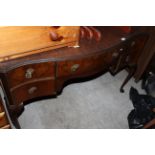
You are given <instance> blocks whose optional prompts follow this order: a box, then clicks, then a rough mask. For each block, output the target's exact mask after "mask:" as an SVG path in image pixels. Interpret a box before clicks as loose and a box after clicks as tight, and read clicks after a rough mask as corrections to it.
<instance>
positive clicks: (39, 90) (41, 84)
mask: <svg viewBox="0 0 155 155" xmlns="http://www.w3.org/2000/svg"><path fill="white" fill-rule="evenodd" d="M54 93H55V80H53V79H49V80H45V81H37V82H32V83H28V84H25V85H22V86H20V87H17V88H15V89H11V95H12V99H13V102H14V103H15V104H20V103H21V102H24V101H27V100H30V99H35V98H37V97H43V96H49V95H52V94H54Z"/></svg>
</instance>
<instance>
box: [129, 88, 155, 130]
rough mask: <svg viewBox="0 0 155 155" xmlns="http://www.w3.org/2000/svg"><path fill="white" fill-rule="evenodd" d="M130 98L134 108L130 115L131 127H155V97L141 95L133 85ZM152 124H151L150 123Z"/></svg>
mask: <svg viewBox="0 0 155 155" xmlns="http://www.w3.org/2000/svg"><path fill="white" fill-rule="evenodd" d="M130 100H131V101H132V103H133V107H134V109H133V110H132V111H131V112H130V113H129V115H128V124H129V128H130V129H142V128H154V127H155V122H154V119H155V98H154V97H151V96H148V95H140V94H139V93H138V91H137V90H136V89H135V88H133V87H131V89H130ZM150 122H151V124H150V125H149V123H150Z"/></svg>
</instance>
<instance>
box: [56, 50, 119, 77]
mask: <svg viewBox="0 0 155 155" xmlns="http://www.w3.org/2000/svg"><path fill="white" fill-rule="evenodd" d="M118 55H119V52H118V51H117V50H112V51H107V52H103V54H95V55H93V56H89V57H87V58H81V59H80V58H79V59H76V60H71V61H61V62H58V65H57V75H56V76H57V77H64V76H70V75H83V74H91V73H92V74H93V73H94V72H98V71H101V70H104V69H106V68H108V66H110V65H111V63H113V61H114V60H116V59H117V57H118Z"/></svg>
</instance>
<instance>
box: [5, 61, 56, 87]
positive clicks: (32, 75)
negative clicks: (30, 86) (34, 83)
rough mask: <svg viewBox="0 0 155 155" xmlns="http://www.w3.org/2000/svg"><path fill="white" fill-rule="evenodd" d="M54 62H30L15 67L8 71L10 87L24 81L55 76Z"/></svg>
mask: <svg viewBox="0 0 155 155" xmlns="http://www.w3.org/2000/svg"><path fill="white" fill-rule="evenodd" d="M54 70H55V67H54V63H53V62H45V63H38V64H29V65H24V66H21V67H18V68H16V69H13V70H11V71H9V72H8V73H7V79H8V83H9V87H10V88H12V87H15V86H17V85H19V84H23V83H24V82H28V81H31V80H34V79H41V78H46V77H55V71H54Z"/></svg>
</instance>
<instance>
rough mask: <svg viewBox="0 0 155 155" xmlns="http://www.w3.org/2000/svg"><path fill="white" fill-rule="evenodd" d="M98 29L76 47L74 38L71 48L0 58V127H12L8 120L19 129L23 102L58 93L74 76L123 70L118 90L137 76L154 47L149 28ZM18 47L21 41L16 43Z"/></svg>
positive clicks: (81, 76) (91, 75) (151, 31)
mask: <svg viewBox="0 0 155 155" xmlns="http://www.w3.org/2000/svg"><path fill="white" fill-rule="evenodd" d="M98 30H100V32H101V34H102V37H101V39H100V41H96V40H89V39H87V38H83V39H80V43H79V45H80V47H79V48H74V47H75V46H77V45H78V42H76V41H75V42H74V43H73V42H72V43H70V45H71V44H72V46H74V47H62V48H59V49H50V48H47V49H44V52H37V53H30V54H28V55H24V56H22V57H14V58H12V59H9V58H6V59H5V60H3V61H1V62H0V82H1V83H0V84H1V90H2V91H1V94H2V95H1V98H0V128H12V124H13V125H14V126H15V127H16V128H20V125H19V123H18V120H17V119H18V116H19V115H20V114H21V113H22V111H23V109H24V105H25V104H26V103H27V102H31V101H33V100H37V99H42V98H44V97H50V96H57V95H59V94H60V93H61V91H62V89H63V87H64V86H65V84H66V83H67V82H71V81H74V79H75V80H77V79H79V80H83V79H87V78H91V77H94V76H98V75H101V74H103V73H105V72H106V71H109V72H110V73H111V74H112V75H115V74H116V73H118V72H119V71H120V70H122V69H124V68H126V69H127V71H128V72H129V76H128V77H127V79H126V80H125V81H124V83H123V85H122V87H121V91H123V86H124V85H125V84H126V82H127V81H128V80H129V79H130V78H131V77H132V76H133V75H134V77H135V79H136V80H139V79H140V77H141V76H142V74H143V72H144V70H145V67H146V66H147V64H148V62H149V60H150V59H148V58H146V56H145V55H146V53H148V55H149V57H150V58H151V55H152V50H153V48H154V46H153V41H154V35H152V34H153V33H154V27H150V28H148V27H130V31H128V32H126V31H123V29H122V28H119V27H98ZM34 34H35V33H34ZM3 35H4V34H3ZM35 35H36V34H35ZM53 36H54V35H53ZM0 37H1V36H0ZM45 38H46V37H45ZM12 39H13V38H12ZM59 39H60V38H59ZM53 40H54V39H53ZM73 44H74V45H73ZM23 46H24V45H23ZM151 47H152V48H151ZM21 49H22V45H20V48H18V47H17V50H21ZM143 55H144V56H143ZM146 59H148V60H147V61H146V62H144V60H146ZM122 82H123V81H122Z"/></svg>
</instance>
